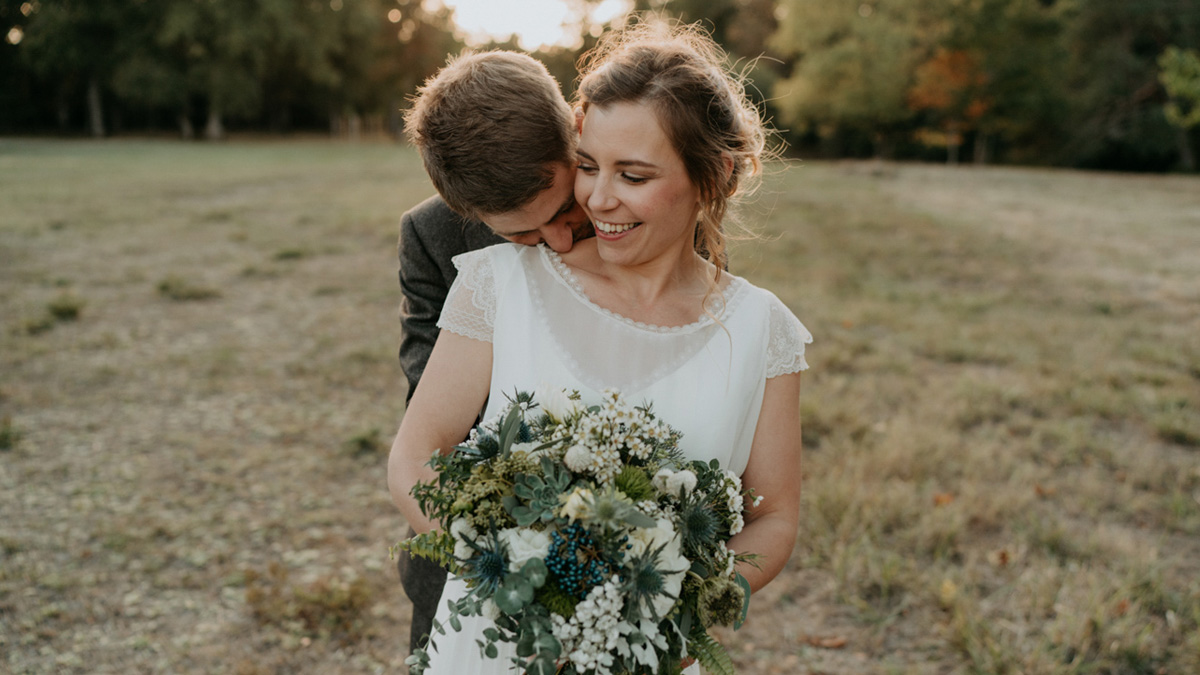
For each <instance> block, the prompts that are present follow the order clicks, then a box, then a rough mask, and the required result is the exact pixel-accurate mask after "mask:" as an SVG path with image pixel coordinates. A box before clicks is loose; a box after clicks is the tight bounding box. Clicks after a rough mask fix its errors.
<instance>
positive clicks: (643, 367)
mask: <svg viewBox="0 0 1200 675" xmlns="http://www.w3.org/2000/svg"><path fill="white" fill-rule="evenodd" d="M454 262H455V264H456V265H457V266H458V268H459V276H458V278H457V280H456V281H455V283H454V286H453V287H452V288H451V289H450V294H449V296H448V298H447V301H446V307H445V308H444V309H443V312H442V319H441V321H440V322H439V326H441V328H442V329H443V330H449V331H452V332H455V333H458V334H461V335H465V336H467V337H471V338H475V339H480V340H486V341H489V342H491V343H492V355H493V356H492V374H491V388H490V394H489V399H488V401H489V402H488V406H487V410H486V411H485V413H484V417H485V419H486V418H488V417H490V416H491V415H493V414H495V412H496V411H498V410H500V409H502V408H503V407H504V404H505V402H506V398H505V397H506V395H507V396H509V397H511V396H512V394H513V393H514V392H515V391H533V390H534V389H536V388H537V387H538V386H539V385H542V384H550V385H552V386H555V387H561V388H564V389H575V390H578V391H579V392H580V394H581V395H582V397H583V401H584V402H585V403H595V402H598V401H599V398H600V392H601V391H602V390H604V389H608V388H612V389H618V390H620V391H621V392H622V393H623V394H624V395H625V397H626V398H627V399H628V400H631V401H634V402H637V403H642V402H650V403H652V404H653V409H654V411H655V413H656V414H657V415H658V416H659V418H660V419H662V420H664V421H665V422H667V423H668V424H670V425H671V426H673V427H675V428H676V429H678V430H680V431H681V432H683V438H682V440H681V443H680V447H681V448H682V449H683V450H684V452H685V453H686V454H687V455H688V456H689V457H691V458H693V459H701V460H705V461H707V460H711V459H717V460H719V461H720V462H721V465H722V466H724V467H726V468H728V469H730V470H731V471H733V472H734V473H737V474H741V473H742V471H743V470H744V469H745V468H746V462H747V460H748V459H749V454H750V445H751V442H752V441H753V438H754V430H755V427H756V425H757V422H758V415H759V411H760V410H761V406H762V399H763V390H764V388H765V386H766V380H767V379H768V378H770V377H775V376H778V375H782V374H785V373H792V372H797V371H799V370H803V369H804V368H806V367H807V364H806V363H805V361H804V345H805V344H806V343H808V342H810V341H811V340H812V338H811V335H810V334H809V332H808V330H807V329H805V328H804V326H803V324H801V323H800V321H799V320H798V319H796V317H795V316H794V315H793V314H792V313H791V312H790V311H789V310H788V309H787V307H786V306H785V305H784V304H783V303H782V302H781V301H780V300H779V299H778V298H777V297H775V295H774V294H772V293H770V292H769V291H766V290H764V289H761V288H758V287H756V286H754V285H752V284H750V283H749V282H747V281H745V280H744V279H742V278H740V277H736V276H733V275H725V278H726V279H727V280H726V281H725V282H724V284H723V286H722V287H721V289H720V290H719V292H718V293H715V294H714V296H713V297H712V299H711V301H710V302H709V303H708V306H707V308H706V312H705V314H704V315H703V316H701V317H700V318H699V319H698V320H697V321H695V322H693V323H690V324H688V325H685V326H672V327H661V326H651V325H647V324H644V323H639V322H636V321H632V320H630V319H628V318H626V317H623V316H621V315H619V314H616V313H614V312H611V311H609V310H607V309H604V308H603V307H600V306H599V305H597V304H595V303H594V302H592V301H591V300H590V298H588V297H587V295H586V293H585V292H584V289H583V287H582V285H581V284H580V283H579V282H578V280H577V279H576V278H575V276H574V273H573V272H572V271H571V269H570V267H568V266H567V265H566V264H565V263H564V262H563V261H562V260H561V259H560V258H559V257H558V256H557V254H555V253H554V252H553V251H551V250H550V249H548V248H546V247H544V246H539V247H536V248H533V247H525V246H518V245H514V244H500V245H498V246H493V247H490V248H486V249H482V250H479V251H474V252H471V253H466V254H463V255H460V256H458V257H456V258H455V259H454Z"/></svg>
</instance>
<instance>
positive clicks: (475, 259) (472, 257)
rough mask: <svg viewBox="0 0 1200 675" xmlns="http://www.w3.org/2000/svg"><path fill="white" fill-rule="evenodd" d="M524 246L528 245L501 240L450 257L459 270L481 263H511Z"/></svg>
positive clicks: (515, 259) (477, 265)
mask: <svg viewBox="0 0 1200 675" xmlns="http://www.w3.org/2000/svg"><path fill="white" fill-rule="evenodd" d="M525 248H529V247H528V246H521V245H519V244H513V243H509V242H503V243H500V244H492V245H491V246H485V247H483V248H478V249H475V250H474V251H467V252H465V253H459V254H458V255H456V256H454V257H453V258H451V261H452V262H453V263H454V266H455V267H456V268H458V269H459V271H462V270H464V269H470V268H475V267H480V266H483V265H496V264H512V263H514V262H516V261H517V259H518V258H519V257H520V255H521V249H525Z"/></svg>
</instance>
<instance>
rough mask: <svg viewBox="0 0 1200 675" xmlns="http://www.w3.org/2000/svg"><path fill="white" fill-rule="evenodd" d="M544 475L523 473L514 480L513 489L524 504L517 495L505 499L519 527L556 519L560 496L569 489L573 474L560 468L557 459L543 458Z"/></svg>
mask: <svg viewBox="0 0 1200 675" xmlns="http://www.w3.org/2000/svg"><path fill="white" fill-rule="evenodd" d="M541 467H542V475H540V476H539V475H537V474H521V475H519V476H517V478H516V481H515V482H514V483H513V493H514V494H515V495H516V496H517V497H518V498H520V499H522V500H525V503H524V504H521V503H518V502H517V500H516V499H511V500H505V507H506V509H507V510H508V512H509V514H510V515H512V517H513V518H514V519H515V520H516V521H517V525H519V526H520V527H529V526H530V525H532V524H534V523H536V522H538V521H542V522H549V521H551V520H553V519H554V516H555V512H556V511H557V510H558V507H559V501H558V496H559V495H560V494H563V493H564V492H566V490H567V487H568V486H570V485H571V474H570V472H569V471H567V470H565V469H561V468H560V467H559V466H558V465H556V464H555V463H554V462H552V461H550V460H548V459H543V460H542V462H541Z"/></svg>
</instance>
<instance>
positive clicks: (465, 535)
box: [450, 518, 479, 560]
mask: <svg viewBox="0 0 1200 675" xmlns="http://www.w3.org/2000/svg"><path fill="white" fill-rule="evenodd" d="M450 535H451V536H453V537H454V557H455V558H458V559H459V560H467V559H468V558H473V557H475V549H473V548H471V547H470V545H468V543H467V542H474V541H475V540H476V539H477V538H478V537H479V532H477V531H476V530H475V528H474V527H471V523H470V522H469V521H468V520H467V519H466V518H459V519H457V520H455V521H454V522H453V523H450Z"/></svg>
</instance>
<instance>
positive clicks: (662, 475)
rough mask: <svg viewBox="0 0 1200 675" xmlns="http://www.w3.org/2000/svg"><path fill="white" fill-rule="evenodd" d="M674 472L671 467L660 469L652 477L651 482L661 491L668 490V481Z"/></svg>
mask: <svg viewBox="0 0 1200 675" xmlns="http://www.w3.org/2000/svg"><path fill="white" fill-rule="evenodd" d="M674 474H675V472H674V471H672V470H670V469H659V470H658V473H656V474H654V478H652V479H650V484H651V485H653V486H654V489H655V490H658V491H659V492H666V491H667V481H668V480H670V478H671V476H673V475H674Z"/></svg>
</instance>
